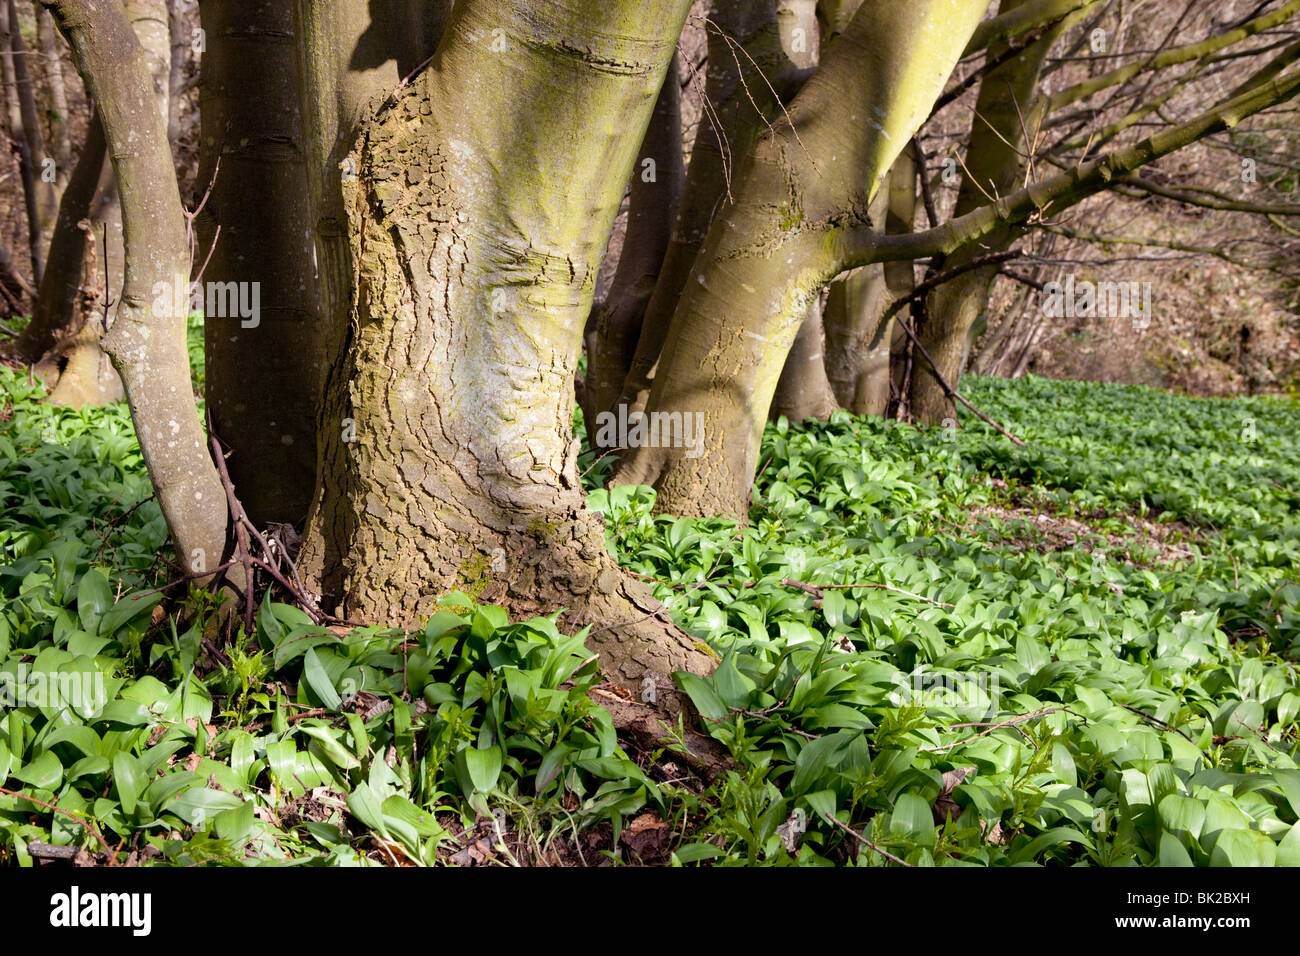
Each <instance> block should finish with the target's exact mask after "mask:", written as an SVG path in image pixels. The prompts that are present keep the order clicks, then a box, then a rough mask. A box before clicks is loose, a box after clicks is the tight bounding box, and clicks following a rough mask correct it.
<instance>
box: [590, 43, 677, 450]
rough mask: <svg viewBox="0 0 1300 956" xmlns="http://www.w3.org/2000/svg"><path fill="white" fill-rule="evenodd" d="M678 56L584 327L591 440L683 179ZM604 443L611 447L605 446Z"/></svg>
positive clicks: (617, 381) (627, 363) (637, 323)
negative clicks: (599, 301) (609, 275)
mask: <svg viewBox="0 0 1300 956" xmlns="http://www.w3.org/2000/svg"><path fill="white" fill-rule="evenodd" d="M677 74H678V69H677V57H676V56H674V57H673V61H672V64H671V65H670V66H669V68H668V75H667V77H666V78H665V80H664V84H663V87H662V88H661V89H660V91H659V99H658V101H657V102H656V103H655V110H654V115H653V116H652V118H651V120H650V129H649V131H648V132H647V133H646V138H645V143H644V144H643V145H642V147H641V154H640V156H639V157H638V158H637V162H636V166H635V167H634V168H633V170H632V188H631V190H630V194H629V197H628V216H627V232H626V234H625V236H624V239H623V251H622V254H621V255H620V256H619V261H618V269H617V271H616V272H615V273H614V280H613V282H612V283H611V285H610V289H609V294H608V295H607V296H606V297H605V302H604V304H603V305H602V306H601V307H600V309H599V314H598V316H597V318H596V322H595V324H594V327H593V328H592V329H591V330H590V332H589V333H588V334H587V337H586V338H587V377H586V381H585V384H584V387H583V398H582V411H583V418H584V420H585V421H586V423H587V437H588V440H589V441H591V442H592V447H593V448H596V447H599V446H598V445H597V444H596V438H595V436H596V435H597V434H598V430H597V428H596V423H597V421H598V419H599V416H600V414H601V413H602V412H614V411H615V405H616V404H617V402H618V399H619V396H620V395H621V394H622V392H623V383H624V382H625V381H626V380H627V373H628V370H629V369H630V368H631V366H632V357H633V356H634V355H635V354H636V346H637V340H638V338H639V337H640V334H641V320H642V318H643V317H644V316H645V310H646V304H647V303H648V302H649V301H650V295H651V293H653V292H654V287H655V282H656V280H657V279H658V278H659V267H660V266H661V265H662V264H663V261H664V253H665V252H666V251H667V249H668V242H669V238H670V236H671V235H672V229H673V221H674V220H675V219H676V217H677V209H678V203H679V202H680V201H681V197H682V187H683V185H684V183H685V180H686V164H685V162H684V161H683V158H682V98H681V84H680V82H679V81H678V78H677ZM605 450H609V449H605Z"/></svg>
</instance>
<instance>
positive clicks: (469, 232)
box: [302, 0, 711, 681]
mask: <svg viewBox="0 0 1300 956" xmlns="http://www.w3.org/2000/svg"><path fill="white" fill-rule="evenodd" d="M688 7H689V0H650V2H644V0H643V2H635V3H634V2H630V0H625V2H622V3H610V2H608V0H601V2H596V0H586V2H581V0H568V2H554V3H549V4H547V5H545V6H543V7H534V8H529V9H528V10H524V9H522V8H520V7H519V6H518V5H517V4H514V3H510V2H507V0H484V2H480V3H474V4H459V5H458V6H457V7H456V10H455V12H454V14H453V16H452V20H451V22H450V23H449V25H448V27H447V33H446V35H445V37H444V39H443V42H442V44H441V46H440V47H439V51H438V53H437V55H436V57H435V58H434V60H433V62H432V64H431V66H430V68H429V69H427V70H425V71H423V72H421V73H420V74H419V75H417V76H416V77H415V78H414V79H413V80H412V81H411V82H410V83H409V84H408V85H407V86H405V87H404V88H403V89H402V90H400V91H399V92H396V93H394V94H393V95H392V96H390V97H388V98H387V99H386V100H384V101H383V102H382V103H381V104H379V106H378V107H377V109H376V111H375V112H374V113H373V115H372V116H371V117H370V118H369V119H368V121H367V122H365V123H364V124H363V127H362V136H361V139H360V141H359V142H358V144H357V146H356V148H355V150H354V152H353V153H352V155H351V158H352V160H353V162H354V163H355V169H356V176H355V178H354V179H352V180H350V181H348V182H346V183H344V200H345V201H344V203H343V207H344V209H345V210H346V212H347V235H348V237H349V250H350V255H351V259H352V262H354V263H355V265H356V268H357V269H358V270H359V275H358V277H357V285H356V288H355V291H354V295H353V297H352V302H353V309H352V314H351V319H350V322H349V325H348V328H347V332H346V336H345V342H344V343H343V346H342V347H341V348H340V350H339V352H338V355H337V358H336V362H335V365H334V367H333V368H332V369H331V372H330V377H329V379H328V384H327V390H326V395H325V402H324V408H323V412H322V418H321V434H320V441H321V447H322V462H323V470H322V474H321V476H320V477H321V484H320V488H319V499H318V501H317V503H316V504H315V505H314V506H313V511H312V514H311V516H310V518H309V521H308V530H307V534H306V537H305V540H304V544H303V554H302V558H303V562H302V563H303V565H304V568H305V570H306V572H307V573H308V575H309V576H310V578H311V579H312V580H313V581H314V582H317V586H318V587H319V589H320V591H321V592H322V598H323V600H325V601H326V603H327V605H328V606H331V607H334V608H337V609H338V610H339V612H340V613H341V614H343V615H346V616H348V617H349V618H353V619H359V620H364V621H368V622H373V623H380V624H388V625H411V624H414V623H416V622H418V621H419V620H420V619H421V618H423V617H425V616H427V615H428V614H429V613H430V612H432V611H433V610H434V609H435V608H436V607H437V600H438V597H439V596H440V595H442V594H444V593H446V592H447V591H448V590H451V589H456V588H459V589H461V590H464V591H467V592H469V593H470V594H471V595H473V596H475V597H478V598H480V599H481V600H484V601H492V602H496V603H501V604H504V605H506V606H507V607H509V608H510V609H511V610H513V611H515V612H517V613H532V612H551V611H558V610H560V609H561V608H566V609H567V610H568V618H567V623H573V624H577V623H593V624H594V625H595V629H594V630H593V631H592V632H591V637H590V646H591V647H592V648H593V649H594V650H596V651H597V652H598V653H599V654H600V655H601V658H602V661H603V663H604V666H605V667H606V669H607V671H608V672H609V673H610V674H611V675H613V676H614V677H616V678H618V679H620V680H624V681H636V680H640V679H641V678H643V677H645V676H650V675H653V676H655V677H657V678H664V677H666V676H667V675H668V674H669V673H671V672H672V671H673V670H677V669H683V668H685V669H690V670H695V671H702V670H705V669H707V668H708V666H709V664H710V661H711V658H710V657H709V655H708V654H706V653H704V651H702V650H701V649H700V648H699V647H697V645H696V642H695V641H693V640H691V639H690V638H688V637H687V636H686V635H684V634H681V633H680V632H679V631H677V630H676V629H675V628H673V627H672V626H671V625H669V624H666V623H665V622H666V621H667V619H666V617H663V616H658V615H657V612H658V611H659V607H658V605H657V603H656V602H655V601H654V600H653V599H652V598H651V597H650V595H649V594H648V593H647V592H646V591H645V590H644V589H643V588H642V586H640V585H638V584H636V583H634V582H632V581H631V580H630V579H629V578H626V577H625V576H624V575H623V574H622V573H621V572H620V571H619V570H618V568H617V566H616V565H615V563H614V561H613V558H612V557H611V556H610V555H609V554H608V552H607V550H606V547H605V541H604V535H603V531H602V523H601V521H600V519H599V517H598V516H596V515H594V514H592V513H591V512H589V511H587V510H586V506H585V499H584V496H583V493H582V490H581V486H580V484H579V481H578V476H577V467H576V459H577V449H578V446H577V442H576V441H575V440H574V437H573V434H572V428H571V416H572V412H573V402H574V396H573V388H572V382H573V375H574V371H575V369H576V366H577V360H578V355H579V349H580V347H581V340H582V331H583V326H584V324H585V321H586V319H587V316H588V314H589V312H590V309H591V302H592V297H593V290H594V283H595V276H596V273H597V271H598V269H599V266H600V259H601V256H602V254H603V252H604V249H605V245H606V243H607V242H608V239H609V234H610V231H611V229H612V226H613V222H614V219H615V216H616V215H617V212H618V207H619V204H620V200H621V198H622V193H623V187H624V185H625V184H626V182H627V180H628V177H629V175H630V173H631V171H632V164H633V162H634V160H635V158H636V155H637V149H638V147H639V145H640V143H641V141H642V137H643V134H644V132H645V129H646V127H647V126H648V123H649V119H650V115H651V112H652V110H653V105H654V101H655V98H656V95H657V93H658V90H659V85H660V83H661V82H662V81H663V77H664V74H665V72H666V70H667V66H668V63H669V60H670V59H671V57H672V53H673V49H674V46H675V43H676V38H677V35H678V33H679V32H680V29H681V26H682V22H683V21H684V19H685V16H686V12H687V9H688ZM488 102H492V103H499V104H507V105H508V108H505V109H482V108H481V106H482V104H484V103H488ZM557 115H563V116H566V117H568V118H569V120H568V122H567V123H558V122H556V119H555V117H556V116H557ZM656 618H657V619H656Z"/></svg>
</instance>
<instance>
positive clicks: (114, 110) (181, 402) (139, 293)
mask: <svg viewBox="0 0 1300 956" xmlns="http://www.w3.org/2000/svg"><path fill="white" fill-rule="evenodd" d="M43 2H44V4H45V6H46V8H47V9H49V10H50V11H51V12H52V13H53V14H54V18H55V21H56V22H57V23H58V25H59V29H60V30H61V31H62V32H63V35H64V36H65V37H67V39H68V43H69V45H70V46H71V47H72V53H73V60H74V62H75V63H76V65H77V70H78V71H79V72H80V73H81V76H82V79H83V80H84V81H85V84H86V89H87V90H88V91H89V93H90V95H91V96H92V97H93V98H94V100H95V103H96V104H97V107H98V109H99V113H100V121H101V122H102V123H103V126H104V137H105V139H106V140H107V141H108V144H109V154H110V156H111V157H112V160H113V169H114V171H115V173H116V175H117V181H118V183H119V184H120V188H121V202H122V222H123V231H124V238H125V247H126V261H125V282H124V284H123V287H122V297H121V302H120V303H119V305H118V308H117V315H116V317H115V319H114V320H113V324H112V326H111V327H110V328H109V330H108V332H107V334H106V335H105V336H104V339H103V347H104V351H105V352H107V353H108V355H109V356H110V358H112V360H113V366H114V367H115V368H116V369H117V372H118V374H119V375H120V376H121V377H122V382H123V385H124V386H125V389H126V395H127V401H128V403H129V404H130V407H131V418H132V421H133V422H134V423H135V430H136V435H137V437H138V438H139V440H140V450H141V453H142V454H143V456H144V460H145V464H146V466H147V467H148V470H149V477H150V479H151V480H152V482H153V486H154V489H155V491H156V493H157V496H158V501H159V504H160V505H161V507H162V512H163V517H164V518H165V519H166V521H167V527H168V530H169V531H170V532H171V537H172V542H173V544H174V546H175V549H176V557H177V559H178V560H179V562H180V564H181V566H182V567H183V568H185V570H186V571H187V572H190V573H196V574H197V573H202V572H204V571H207V570H209V569H210V568H212V567H214V566H215V565H216V563H217V561H218V560H219V559H220V555H221V552H222V549H223V547H224V544H225V539H226V501H225V495H224V491H223V489H222V486H221V481H220V479H219V478H218V477H217V471H216V468H215V466H214V465H213V462H212V459H211V458H210V457H209V455H208V451H207V443H206V440H205V437H204V433H203V428H202V426H201V424H200V423H199V416H198V410H197V408H196V407H195V404H194V394H193V391H192V387H191V384H190V365H189V355H188V352H187V349H186V342H185V324H186V323H185V320H186V315H185V311H186V310H185V308H184V303H183V302H180V301H178V299H181V298H183V297H182V296H180V295H178V294H177V292H178V291H181V290H177V288H176V283H177V282H178V281H180V282H182V283H183V282H186V281H187V280H188V277H189V266H190V260H189V248H188V242H187V237H186V230H185V216H184V210H183V208H182V206H181V201H180V194H179V191H178V189H177V186H176V174H175V170H174V168H173V165H172V157H171V150H170V148H169V146H168V143H167V120H166V114H165V111H164V110H160V109H159V104H158V99H157V97H156V94H155V90H154V82H153V77H152V75H151V74H150V63H149V58H148V56H147V54H146V53H145V52H144V50H143V49H142V48H141V46H140V41H139V40H138V39H137V38H136V35H135V33H134V32H132V29H131V23H130V21H129V20H128V19H127V17H126V14H125V12H124V11H123V9H122V8H121V7H118V6H117V5H116V4H108V3H104V2H100V0H43ZM160 292H162V294H160ZM168 293H170V294H168Z"/></svg>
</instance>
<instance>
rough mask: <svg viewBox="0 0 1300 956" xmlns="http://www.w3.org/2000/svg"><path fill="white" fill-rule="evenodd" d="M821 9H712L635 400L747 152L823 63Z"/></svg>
mask: <svg viewBox="0 0 1300 956" xmlns="http://www.w3.org/2000/svg"><path fill="white" fill-rule="evenodd" d="M814 8H815V3H813V2H811V0H717V2H715V3H714V4H713V6H712V7H711V9H710V11H709V18H708V23H707V24H706V28H707V31H708V70H707V73H706V77H707V78H706V82H705V88H704V101H705V104H706V105H705V113H704V116H703V117H702V118H701V120H700V125H699V130H698V132H697V133H696V136H695V142H694V145H693V146H692V149H691V162H690V166H689V167H688V169H687V173H686V187H685V191H684V193H683V194H682V199H681V203H680V205H679V207H678V213H677V222H676V224H675V225H674V226H673V232H672V237H671V240H670V242H669V244H668V250H667V252H666V253H665V255H664V260H663V267H662V269H660V271H659V275H658V280H657V282H656V283H655V288H654V292H653V294H652V295H651V297H650V301H649V302H648V303H647V305H646V309H645V318H644V322H643V323H642V326H641V329H640V337H639V339H638V341H637V344H636V351H635V353H634V355H633V358H632V364H631V367H630V368H629V369H628V370H627V376H626V380H625V382H624V384H623V389H622V394H621V397H620V398H619V402H620V403H621V404H624V405H627V406H628V408H629V409H633V410H641V409H643V408H644V407H645V403H646V399H647V397H648V395H649V389H650V382H651V380H652V379H653V377H654V372H655V368H656V366H657V364H658V362H659V357H660V353H661V352H662V350H663V347H664V341H665V338H666V337H667V335H668V328H669V325H670V323H671V322H672V320H673V315H674V313H675V311H676V309H677V306H678V303H679V301H680V300H681V297H682V291H683V289H685V288H686V287H687V285H688V283H689V282H690V281H691V269H692V267H693V265H694V263H695V259H696V256H697V255H698V254H699V251H700V247H701V245H702V244H703V243H704V237H705V236H706V235H707V233H708V231H709V226H710V225H711V224H712V222H713V219H714V216H715V215H716V214H717V212H718V210H719V209H720V208H722V206H723V205H724V204H725V203H726V201H727V199H728V197H729V195H730V192H731V191H732V190H733V189H734V188H736V185H737V176H738V170H739V167H740V164H741V162H742V160H743V159H744V157H745V156H746V155H747V154H748V153H749V151H750V150H751V149H752V148H753V145H754V143H755V142H757V140H758V138H759V136H760V135H761V134H762V133H763V132H764V131H766V130H767V129H769V128H770V126H771V124H772V123H773V122H774V121H777V120H778V119H779V117H780V115H781V106H780V104H781V103H784V102H788V101H789V100H790V99H791V98H792V97H793V96H794V95H795V94H796V93H797V92H798V90H799V89H800V87H801V86H802V85H803V83H804V82H805V81H806V80H807V79H808V77H809V76H811V75H812V71H813V70H814V69H815V67H816V65H817V49H818V35H819V26H818V22H817V18H816V16H815V10H814ZM764 411H766V409H765V410H764Z"/></svg>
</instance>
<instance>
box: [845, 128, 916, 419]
mask: <svg viewBox="0 0 1300 956" xmlns="http://www.w3.org/2000/svg"><path fill="white" fill-rule="evenodd" d="M887 185H888V188H887V189H882V190H881V191H880V192H879V193H877V194H876V197H875V199H874V200H873V201H872V207H871V213H872V221H873V222H875V223H880V222H881V221H883V227H884V230H885V232H886V233H890V234H894V235H899V234H902V233H907V232H911V231H912V226H913V223H914V220H915V217H916V163H915V160H914V159H913V157H912V154H911V151H910V150H908V151H905V152H904V153H902V154H901V155H900V156H899V157H898V159H897V160H895V162H894V165H893V167H892V168H891V169H890V173H889V180H888V184H887ZM914 279H915V270H914V269H913V268H912V263H911V262H906V261H904V262H886V263H878V264H875V265H869V266H863V267H862V268H860V269H854V270H852V271H851V272H848V273H846V274H844V275H842V276H840V277H839V278H838V279H836V280H835V281H834V282H832V283H831V285H830V290H829V293H828V295H827V298H826V311H825V315H824V319H823V321H824V322H825V325H826V374H827V378H829V379H830V383H831V388H832V389H834V391H835V396H836V398H837V399H838V401H839V403H840V404H841V405H843V406H844V407H845V408H847V409H848V410H849V411H851V412H853V413H854V414H855V415H884V414H885V411H886V410H887V409H888V407H889V399H890V387H889V386H890V378H889V376H890V354H891V346H892V343H893V340H894V337H895V336H894V332H895V326H896V322H895V319H894V317H893V316H891V317H889V318H888V319H886V318H885V316H886V313H888V312H889V309H890V307H891V306H892V305H893V304H894V303H895V302H896V301H898V299H900V298H902V297H903V296H905V295H907V294H908V293H910V292H911V291H912V288H913V286H914Z"/></svg>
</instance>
